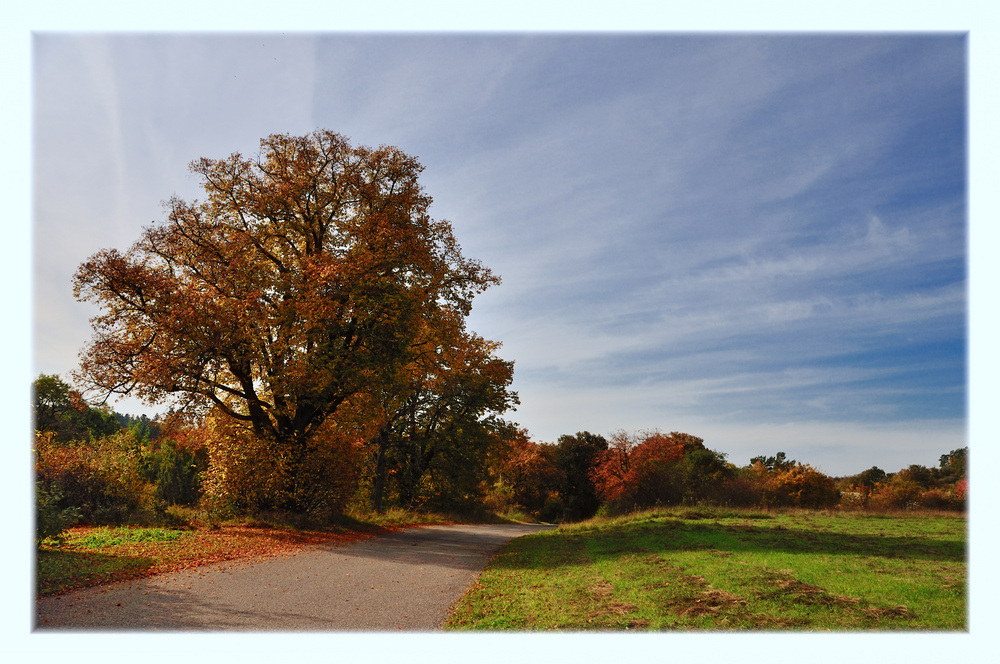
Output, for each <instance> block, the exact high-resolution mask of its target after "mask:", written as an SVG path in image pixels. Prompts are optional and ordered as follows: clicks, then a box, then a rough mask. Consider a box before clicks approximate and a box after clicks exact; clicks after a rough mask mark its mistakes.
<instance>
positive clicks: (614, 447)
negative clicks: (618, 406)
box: [592, 430, 693, 506]
mask: <svg viewBox="0 0 1000 664" xmlns="http://www.w3.org/2000/svg"><path fill="white" fill-rule="evenodd" d="M682 436H686V434H676V433H674V434H670V435H669V436H668V435H665V434H663V433H661V432H659V431H657V430H652V431H639V432H636V433H630V432H626V431H617V432H615V433H614V434H612V435H611V437H610V439H609V440H608V449H607V450H606V451H604V452H603V453H602V454H601V456H600V458H599V459H598V461H597V463H596V464H595V467H594V470H593V473H592V478H593V480H594V485H595V487H596V488H597V493H598V495H599V496H600V497H601V499H602V500H604V501H605V502H609V503H614V504H619V505H623V506H633V505H638V506H645V505H655V504H657V503H668V502H674V501H675V500H677V499H679V497H680V491H681V487H679V486H678V482H677V478H676V477H674V476H673V475H674V474H673V473H672V472H671V471H672V470H673V465H674V462H676V461H677V460H679V459H680V458H681V457H683V455H684V450H685V443H689V441H687V439H686V438H682ZM692 438H693V437H692Z"/></svg>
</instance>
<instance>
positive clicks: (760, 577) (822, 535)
mask: <svg viewBox="0 0 1000 664" xmlns="http://www.w3.org/2000/svg"><path fill="white" fill-rule="evenodd" d="M763 517H768V518H763ZM965 541H966V531H965V519H964V517H962V516H957V515H953V514H941V515H929V514H920V515H903V514H901V515H891V516H887V517H883V518H871V517H870V516H868V515H865V514H856V513H852V514H843V513H825V512H807V511H789V512H774V513H771V514H766V515H762V514H760V513H750V512H748V513H740V512H739V511H734V510H712V509H710V508H709V509H698V510H691V509H675V510H655V511H650V512H645V513H642V514H637V515H632V516H626V517H618V518H613V519H598V520H591V521H588V522H583V523H580V524H573V525H568V526H561V527H560V528H559V529H558V530H555V531H549V532H544V533H539V534H536V535H531V536H526V537H522V538H518V539H516V540H513V541H512V542H511V543H510V544H509V545H507V546H506V547H505V548H504V549H503V550H502V551H501V552H500V554H499V555H498V556H497V557H496V558H495V559H494V560H493V561H492V562H491V564H490V565H489V566H488V567H487V569H486V571H485V572H484V573H483V575H482V576H481V577H480V579H479V581H478V582H477V583H476V585H475V586H473V588H472V589H471V590H470V591H469V592H468V593H467V594H466V596H465V597H464V598H463V599H462V600H461V601H460V602H459V603H458V604H457V605H456V606H455V607H454V609H453V611H452V614H451V616H450V618H449V620H448V623H447V627H448V628H449V629H478V630H483V629H501V630H546V629H559V630H632V629H638V630H775V629H779V630H780V629H796V630H965V629H966V625H967V622H966V592H967V588H966V549H965Z"/></svg>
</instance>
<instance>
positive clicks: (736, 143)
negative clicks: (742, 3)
mask: <svg viewBox="0 0 1000 664" xmlns="http://www.w3.org/2000/svg"><path fill="white" fill-rule="evenodd" d="M967 53H968V41H967V38H966V36H965V35H963V34H961V33H957V32H940V33H934V34H885V33H876V34H777V33H769V34H768V33H764V34H712V33H701V34H692V33H688V34H678V33H662V32H660V33H635V34H620V33H598V34H554V33H541V34H538V33H501V34H486V33H459V34H448V33H419V34H398V33H397V34H378V33H326V34H308V33H306V34H302V33H299V34H293V35H282V34H277V33H272V34H268V33H253V34H244V35H220V34H191V33H189V34H173V35H151V34H128V33H126V34H118V35H110V34H66V33H58V34H45V33H42V34H38V35H36V36H35V38H34V41H33V57H34V68H33V83H34V96H33V100H34V110H33V120H34V133H33V136H34V145H33V150H34V159H35V161H34V182H35V188H34V206H35V207H34V223H35V226H34V229H35V247H36V251H35V265H34V276H35V300H34V305H35V324H36V327H35V332H34V339H35V349H34V360H35V367H36V372H45V373H60V374H63V375H68V372H69V371H70V370H72V369H73V368H74V366H75V363H76V356H77V353H78V351H79V349H80V348H81V347H82V346H83V344H84V342H85V341H86V340H87V338H88V337H89V327H88V324H87V319H88V317H89V316H90V315H92V314H93V313H94V311H93V310H91V309H89V308H88V306H85V305H83V304H79V303H76V302H75V301H74V300H73V298H72V294H71V289H70V277H71V275H72V272H73V270H74V269H75V266H76V265H78V264H79V263H80V262H81V261H83V260H84V259H86V258H87V257H88V256H89V255H90V254H92V253H93V252H95V251H97V250H98V249H101V248H103V247H109V246H115V247H120V248H126V247H127V246H128V245H129V244H131V242H132V241H133V240H135V239H136V238H137V237H138V235H139V232H140V230H141V228H142V226H143V225H145V224H148V223H150V222H151V221H153V220H154V219H159V218H162V211H161V209H160V201H161V200H164V199H166V198H168V197H169V196H171V195H173V194H177V195H179V196H181V197H182V198H188V199H190V198H194V197H196V196H198V195H199V190H198V186H197V182H196V181H195V180H194V179H193V177H192V176H190V175H189V174H188V172H187V170H186V164H187V163H188V162H190V161H191V160H193V159H196V158H198V157H201V156H208V157H223V156H227V155H228V154H230V153H231V152H234V151H241V152H243V153H253V152H255V151H256V149H257V146H258V141H259V139H260V138H261V137H263V136H265V135H268V134H270V133H293V134H296V133H306V132H309V131H311V130H313V129H315V128H319V127H322V128H328V129H332V130H335V131H338V132H340V133H342V134H344V135H346V136H348V137H350V138H351V140H352V141H353V142H354V143H358V144H366V145H377V144H391V145H397V146H399V147H400V148H402V149H403V150H405V151H407V152H408V153H411V154H415V155H417V156H419V158H420V160H421V162H422V163H423V165H424V167H425V171H424V173H423V177H422V182H423V184H424V186H425V188H426V190H427V191H428V193H430V194H431V196H433V197H434V201H435V202H434V205H433V207H432V210H431V211H432V215H433V216H435V217H436V218H444V219H448V220H450V221H452V223H453V224H454V229H455V234H456V236H457V238H458V240H459V242H460V243H461V244H462V246H463V249H464V251H465V253H466V255H468V256H472V257H476V258H478V259H480V260H482V261H483V262H484V263H485V264H486V265H488V266H489V267H491V268H492V269H493V270H494V271H495V272H497V273H498V274H500V275H501V277H502V278H503V283H502V285H500V286H499V287H496V288H494V289H492V290H491V291H489V292H487V293H486V294H485V295H483V296H481V297H480V298H479V299H478V300H477V304H476V307H475V308H474V311H473V315H472V317H471V319H470V327H471V328H472V329H474V330H475V331H477V332H478V333H480V334H482V335H484V336H486V337H487V338H491V339H495V340H498V341H501V342H503V344H504V347H503V349H502V350H501V352H500V355H501V356H503V357H505V358H507V359H513V360H514V361H515V363H516V364H515V385H514V387H515V389H516V390H517V391H518V392H519V394H520V396H521V402H522V405H521V406H520V408H519V409H518V411H517V412H516V413H513V414H511V418H512V419H514V420H516V421H517V422H519V423H520V424H522V425H523V426H525V427H526V428H527V429H528V430H529V432H530V433H531V434H532V436H533V437H534V438H535V439H536V440H539V441H554V440H555V439H556V438H557V437H558V436H559V435H561V434H564V433H574V432H576V431H580V430H590V431H592V432H599V433H605V434H607V433H611V432H612V431H614V430H616V429H638V428H648V427H660V428H662V429H664V430H667V431H673V430H679V431H685V432H688V433H693V434H695V435H699V436H701V437H703V438H704V439H705V441H706V444H707V445H708V446H709V447H711V448H713V449H717V450H720V451H723V452H726V453H727V454H729V457H730V460H732V461H734V462H736V463H738V464H746V463H747V462H748V460H749V458H750V457H751V456H754V455H756V454H763V453H768V454H773V453H774V452H776V451H778V450H783V451H785V452H786V453H788V455H789V456H791V457H793V458H796V459H799V460H800V461H803V462H808V463H811V464H813V465H816V466H818V467H820V468H821V469H822V470H824V471H825V472H828V473H831V474H851V473H855V472H859V471H861V470H864V469H865V468H868V467H870V466H871V465H879V466H881V467H883V468H884V469H886V470H889V471H894V470H898V469H899V468H901V467H904V466H906V465H909V464H910V463H921V464H925V465H935V464H936V463H937V458H938V456H939V455H940V454H943V453H945V452H948V451H949V450H951V449H955V448H957V447H962V446H964V445H966V444H967V441H966V401H967V388H966V345H967V329H966V316H967V312H968V302H967V286H968V283H967V275H966V272H967V215H968V206H967V201H966V185H967V173H966V162H967V142H966V134H967V112H968V108H967V95H968V89H967V82H966V81H967V74H968V70H967ZM118 408H119V410H123V411H131V412H137V411H138V410H139V407H138V406H137V405H135V404H130V403H123V404H120V405H119V406H118Z"/></svg>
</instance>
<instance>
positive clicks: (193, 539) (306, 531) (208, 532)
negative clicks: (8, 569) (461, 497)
mask: <svg viewBox="0 0 1000 664" xmlns="http://www.w3.org/2000/svg"><path fill="white" fill-rule="evenodd" d="M174 520H175V521H178V522H185V523H186V524H187V525H184V526H180V527H174V528H163V527H140V526H124V527H117V528H116V527H107V526H99V527H93V526H81V527H75V528H70V529H69V530H68V531H67V532H66V534H65V537H64V538H63V539H62V541H61V542H56V541H46V542H45V543H43V545H42V546H41V547H40V548H39V549H38V552H37V556H36V559H35V560H36V565H35V572H36V584H37V585H36V592H37V595H38V596H40V597H41V596H46V595H53V594H58V593H61V592H66V591H69V590H75V589H79V588H85V587H88V586H94V585H99V584H102V583H110V582H113V581H123V580H128V579H136V578H140V577H144V576H150V575H153V574H162V573H164V572H170V571H174V570H179V569H184V568H188V567H196V566H199V565H205V564H208V563H215V562H223V561H227V560H243V559H262V558H266V557H270V556H276V555H290V554H292V553H295V552H296V551H299V550H301V549H302V548H303V547H306V546H310V545H314V544H323V543H328V542H341V543H345V544H346V543H350V542H353V541H356V540H359V539H363V538H366V537H371V536H374V535H377V534H379V533H385V532H389V531H392V530H395V529H398V528H400V527H404V526H413V525H426V524H433V523H451V522H453V521H454V519H453V518H452V517H450V516H448V515H441V514H425V513H415V512H409V511H405V510H390V511H387V512H386V513H385V514H381V515H376V514H354V515H350V516H346V517H344V518H343V519H341V521H340V522H339V523H337V524H335V525H326V526H322V527H321V526H318V525H315V524H309V523H308V522H301V521H297V520H295V519H290V518H289V517H288V516H287V515H281V514H272V515H262V516H257V517H253V518H242V519H232V520H229V521H227V522H224V523H221V524H219V523H215V522H211V521H209V520H207V519H206V518H204V517H203V515H200V514H199V513H197V512H195V511H193V510H187V511H185V510H179V511H177V512H176V513H175V514H174Z"/></svg>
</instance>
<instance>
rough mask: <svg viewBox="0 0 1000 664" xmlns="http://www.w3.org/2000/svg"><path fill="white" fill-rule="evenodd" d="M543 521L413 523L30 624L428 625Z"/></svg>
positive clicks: (119, 589)
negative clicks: (504, 549)
mask: <svg viewBox="0 0 1000 664" xmlns="http://www.w3.org/2000/svg"><path fill="white" fill-rule="evenodd" d="M545 528H546V526H530V525H459V526H427V527H423V528H411V529H407V530H403V531H399V532H397V533H393V534H390V535H385V536H382V537H375V538H372V539H368V540H363V541H361V542H358V543H356V544H352V545H348V546H336V545H326V546H318V547H315V548H311V549H308V550H306V551H304V552H301V553H298V554H295V555H293V556H288V557H284V558H282V557H278V558H272V559H269V560H265V561H262V562H257V563H246V562H240V561H229V562H226V563H220V564H216V565H207V566H204V567H199V568H195V569H193V570H187V571H183V572H174V573H170V574H163V575H160V576H156V577H151V578H149V579H143V580H139V581H132V582H123V583H117V584H113V585H108V586H101V587H96V588H90V589H87V590H81V591H77V592H73V593H67V594H65V595H61V596H58V597H48V598H44V599H41V600H38V602H37V607H36V608H37V612H36V619H35V629H36V630H89V631H98V630H114V631H120V630H185V631H238V630H248V631H356V630H377V631H388V630H392V631H397V630H400V629H402V630H407V631H426V630H437V629H440V628H441V626H442V625H443V623H444V620H445V618H446V616H447V611H448V608H449V607H450V606H451V605H452V604H454V603H455V601H456V600H457V599H458V598H459V597H461V595H462V593H463V592H464V591H465V589H466V588H468V586H469V585H470V584H471V583H472V582H473V581H474V580H475V579H476V577H477V576H478V575H479V573H480V572H481V571H482V568H483V566H484V565H485V564H486V563H487V561H488V560H489V559H490V558H491V557H492V556H493V554H494V553H496V551H497V549H499V548H500V546H502V545H503V544H504V543H506V542H507V541H508V540H510V539H512V538H514V537H519V536H521V535H526V534H528V533H533V532H538V531H539V530H543V529H545Z"/></svg>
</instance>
